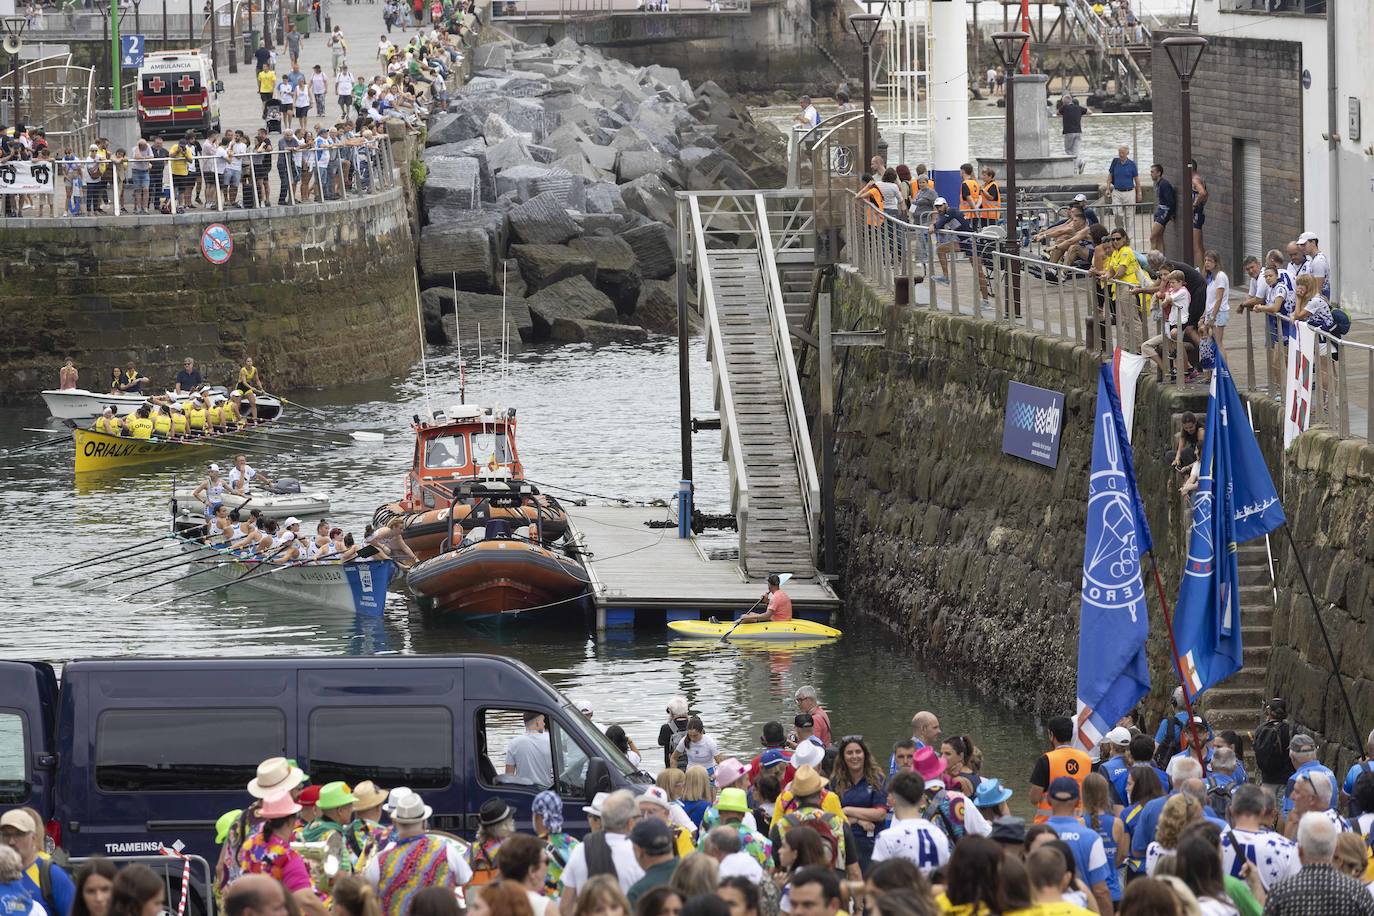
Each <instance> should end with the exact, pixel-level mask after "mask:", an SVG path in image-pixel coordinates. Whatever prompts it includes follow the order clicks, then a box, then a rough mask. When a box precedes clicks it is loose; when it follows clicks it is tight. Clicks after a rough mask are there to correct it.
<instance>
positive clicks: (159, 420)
mask: <svg viewBox="0 0 1374 916" xmlns="http://www.w3.org/2000/svg"><path fill="white" fill-rule="evenodd" d="M149 415H150V416H151V417H152V421H153V433H154V434H155V435H156V436H158V438H161V439H166V438H168V437H169V436H171V435H172V418H171V417H170V416H169V415H168V414H167V411H166V410H165V409H164V408H163V407H162V406H161V405H160V404H154V405H153V407H152V410H151V411H150V412H149Z"/></svg>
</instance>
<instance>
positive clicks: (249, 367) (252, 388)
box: [235, 356, 263, 423]
mask: <svg viewBox="0 0 1374 916" xmlns="http://www.w3.org/2000/svg"><path fill="white" fill-rule="evenodd" d="M235 387H236V388H238V389H239V391H242V392H243V394H244V396H245V397H247V398H248V405H249V410H250V411H251V412H252V414H253V422H254V423H256V422H258V391H259V390H261V389H262V388H263V382H262V376H261V375H260V374H259V372H258V367H257V366H254V365H253V357H251V356H245V357H244V358H243V368H241V369H239V383H238V385H236V386H235Z"/></svg>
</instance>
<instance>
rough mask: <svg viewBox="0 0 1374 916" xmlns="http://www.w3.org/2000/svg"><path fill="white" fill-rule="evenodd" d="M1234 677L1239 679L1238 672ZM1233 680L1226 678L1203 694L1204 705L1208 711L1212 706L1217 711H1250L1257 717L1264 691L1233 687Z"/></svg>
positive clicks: (1233, 678) (1232, 678)
mask: <svg viewBox="0 0 1374 916" xmlns="http://www.w3.org/2000/svg"><path fill="white" fill-rule="evenodd" d="M1242 670H1244V669H1242ZM1236 677H1239V672H1238V673H1237V675H1236ZM1235 679H1236V678H1235V677H1231V678H1228V679H1227V680H1225V681H1223V682H1222V685H1220V686H1217V687H1211V688H1209V689H1208V690H1207V692H1206V693H1205V694H1203V699H1204V700H1205V701H1206V702H1205V704H1204V705H1205V706H1206V707H1207V708H1208V709H1211V708H1212V707H1213V706H1215V707H1216V708H1218V709H1250V710H1253V712H1252V715H1254V716H1258V715H1259V714H1260V712H1259V708H1260V703H1261V702H1263V700H1264V691H1263V690H1260V689H1257V688H1254V687H1236V686H1233V683H1234V682H1235Z"/></svg>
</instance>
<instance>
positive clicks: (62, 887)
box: [0, 808, 76, 916]
mask: <svg viewBox="0 0 1374 916" xmlns="http://www.w3.org/2000/svg"><path fill="white" fill-rule="evenodd" d="M38 828H39V825H38V824H36V823H35V822H34V820H33V818H32V817H31V816H30V815H29V813H28V812H27V811H24V810H22V809H19V808H15V809H12V810H10V811H6V812H5V814H4V816H3V817H0V842H3V844H4V845H5V846H8V847H10V848H11V849H13V850H14V851H15V852H16V853H18V854H19V862H20V866H21V868H22V874H21V878H20V881H21V883H22V884H23V885H24V890H26V891H28V894H29V896H30V897H31V898H33V900H34V901H35V902H37V903H39V904H41V905H42V906H43V908H44V909H45V910H47V911H48V914H49V916H62V914H66V913H69V912H70V911H71V908H72V902H73V901H74V900H75V898H76V885H75V884H74V883H73V882H72V879H71V876H69V875H68V874H67V873H66V872H65V871H63V870H62V869H61V868H60V867H58V866H57V865H55V864H54V863H53V862H52V860H51V859H48V858H46V857H43V856H40V855H39V854H38V853H39V851H40V850H41V849H42V848H43V836H42V834H41V833H40V832H39V829H38Z"/></svg>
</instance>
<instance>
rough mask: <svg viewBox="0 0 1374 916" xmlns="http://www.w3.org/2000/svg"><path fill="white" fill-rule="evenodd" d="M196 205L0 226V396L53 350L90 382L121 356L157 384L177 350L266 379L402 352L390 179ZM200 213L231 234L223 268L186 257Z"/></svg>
mask: <svg viewBox="0 0 1374 916" xmlns="http://www.w3.org/2000/svg"><path fill="white" fill-rule="evenodd" d="M211 216H212V217H213V220H212V219H209V218H207V217H206V216H205V214H203V213H191V214H185V215H181V216H176V217H166V216H148V217H139V218H137V219H129V218H123V219H119V220H99V221H97V220H91V221H85V222H75V223H72V224H70V225H63V226H51V225H49V224H48V223H49V221H40V220H21V219H15V220H4V221H2V222H0V251H3V252H4V257H3V258H0V319H2V320H3V324H4V327H5V333H4V334H3V335H0V397H20V396H22V397H25V398H30V397H33V396H34V395H36V393H37V392H38V391H41V390H42V389H44V388H55V387H57V370H58V367H59V366H60V365H61V363H62V357H64V356H68V355H70V356H73V357H75V359H76V362H77V365H78V367H79V368H80V371H81V384H82V385H83V386H90V387H92V388H96V389H99V388H100V387H101V386H102V385H103V384H104V383H106V382H107V381H108V380H109V373H110V369H111V367H113V366H114V365H123V364H124V363H125V361H126V360H128V359H130V358H133V359H135V360H137V361H138V365H139V368H140V369H141V370H142V371H143V372H144V373H145V374H147V376H148V377H149V378H150V379H152V380H153V383H154V385H162V384H167V385H170V384H171V380H172V377H173V376H174V375H175V374H176V372H177V371H178V370H179V369H180V368H181V363H182V360H183V358H184V357H187V356H191V357H195V359H196V360H197V361H198V362H199V363H200V366H201V371H202V372H203V373H204V375H205V378H206V380H207V381H214V382H220V381H224V380H226V379H229V378H231V377H232V376H233V375H234V374H235V373H236V372H237V367H238V366H239V365H240V364H241V361H242V358H243V357H244V356H245V355H248V356H252V357H253V359H254V361H255V362H256V363H257V364H258V365H259V366H260V367H261V369H262V371H263V375H264V377H265V378H266V379H267V380H268V382H269V383H270V384H271V385H272V387H273V388H281V389H286V388H295V387H302V386H323V385H332V384H335V383H338V382H344V381H356V380H359V379H367V378H383V377H387V376H392V375H395V374H397V373H399V372H403V371H404V370H405V369H407V368H408V367H409V366H410V365H411V364H412V363H414V361H415V360H416V358H418V356H419V353H420V342H419V328H418V326H417V320H416V314H415V292H414V279H413V273H412V268H413V264H414V252H415V248H414V237H413V235H412V233H411V228H410V219H409V215H408V213H407V209H406V203H405V197H404V194H403V191H402V189H401V188H395V189H392V190H389V191H384V192H382V193H381V194H378V195H376V196H374V197H369V198H361V199H354V200H348V201H329V202H326V203H322V204H312V205H309V206H302V207H290V208H279V209H277V210H274V211H273V212H272V216H271V217H270V218H265V217H262V216H261V215H258V214H255V213H254V212H253V211H234V210H228V211H225V212H224V213H213V214H211ZM210 222H221V223H223V224H224V225H225V226H226V227H227V228H228V229H229V232H230V235H231V237H232V239H233V242H234V254H233V257H232V258H231V259H230V260H229V262H228V263H227V264H225V265H223V266H216V265H213V264H211V263H210V262H209V261H207V260H206V259H205V258H204V257H203V256H202V255H201V253H200V247H199V246H200V237H201V232H202V230H203V229H204V228H205V226H206V225H208V224H209V223H210Z"/></svg>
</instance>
